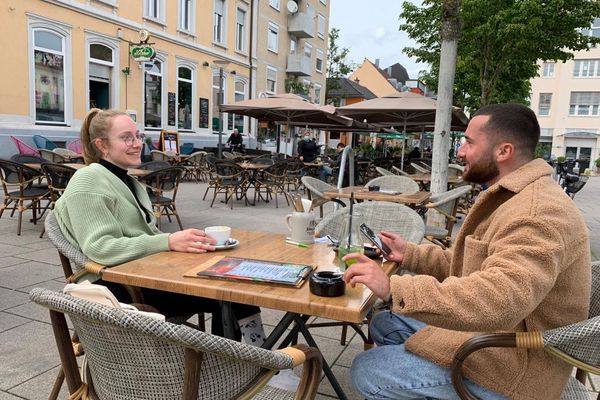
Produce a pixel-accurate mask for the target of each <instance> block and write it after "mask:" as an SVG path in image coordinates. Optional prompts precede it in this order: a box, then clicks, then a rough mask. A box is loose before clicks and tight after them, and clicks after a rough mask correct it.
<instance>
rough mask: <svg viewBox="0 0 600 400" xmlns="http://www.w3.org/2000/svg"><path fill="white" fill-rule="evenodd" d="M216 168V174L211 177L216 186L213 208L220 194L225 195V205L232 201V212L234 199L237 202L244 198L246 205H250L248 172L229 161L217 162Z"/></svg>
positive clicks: (211, 204) (212, 202)
mask: <svg viewBox="0 0 600 400" xmlns="http://www.w3.org/2000/svg"><path fill="white" fill-rule="evenodd" d="M214 168H215V172H214V174H213V176H212V177H211V183H212V184H214V193H213V199H212V201H211V203H210V206H211V207H212V206H213V204H215V199H216V198H217V194H219V193H224V194H225V204H227V203H228V202H229V200H230V199H231V209H232V210H233V200H234V197H235V199H237V200H240V199H242V198H243V199H244V202H245V204H246V205H248V196H247V194H246V192H247V190H248V174H247V173H246V171H244V169H243V168H242V167H240V166H239V165H237V164H235V163H232V162H228V161H218V162H215V163H214ZM209 187H210V186H209ZM206 190H208V188H207V189H206ZM205 196H206V193H205Z"/></svg>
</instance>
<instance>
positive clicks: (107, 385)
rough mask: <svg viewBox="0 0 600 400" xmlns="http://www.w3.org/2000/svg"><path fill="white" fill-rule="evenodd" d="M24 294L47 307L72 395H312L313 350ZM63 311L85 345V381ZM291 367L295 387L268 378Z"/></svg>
mask: <svg viewBox="0 0 600 400" xmlns="http://www.w3.org/2000/svg"><path fill="white" fill-rule="evenodd" d="M30 298H31V300H32V301H34V302H35V303H37V304H39V305H41V306H44V307H46V308H48V309H50V319H51V321H52V327H53V330H54V337H55V339H56V343H57V347H58V351H59V355H60V358H61V363H62V367H63V369H64V370H65V374H66V378H67V385H68V387H69V393H70V394H71V398H86V397H84V396H87V395H88V394H89V395H90V397H91V398H100V399H108V398H111V399H131V398H136V399H178V398H179V399H214V400H218V399H233V398H237V399H241V398H246V399H250V398H255V399H266V398H271V399H297V400H300V399H313V398H314V397H315V395H316V390H317V387H318V384H319V380H320V376H321V353H320V352H319V351H318V350H317V349H314V348H310V347H307V346H303V345H297V346H294V347H288V348H285V349H280V350H277V351H271V350H266V349H262V348H258V347H254V346H250V345H246V344H242V343H239V342H235V341H232V340H229V339H224V338H220V337H217V336H213V335H211V334H208V333H204V332H201V331H197V330H194V329H192V328H189V327H187V326H184V325H175V324H172V323H169V322H164V321H158V320H156V319H153V318H151V317H148V316H145V315H141V314H137V313H132V312H128V311H125V310H123V309H118V308H111V307H108V306H105V305H102V304H98V303H94V302H90V301H87V300H83V299H79V298H75V297H72V296H69V295H65V294H62V293H57V292H53V291H50V290H47V289H40V288H36V289H33V290H32V291H31V293H30ZM65 314H66V315H68V316H69V318H70V320H71V322H72V323H73V327H74V329H75V331H76V332H77V334H78V336H79V338H80V340H81V343H82V344H83V347H84V348H85V351H86V361H87V362H86V363H85V364H83V369H84V371H82V374H81V375H83V376H84V377H85V378H86V379H85V383H84V382H82V380H81V375H80V372H79V369H78V366H77V362H76V360H75V356H74V354H73V348H72V345H71V340H70V337H69V330H68V327H67V324H66V319H65ZM297 366H302V367H303V369H302V377H301V381H300V385H299V387H298V390H297V391H296V393H292V392H287V391H284V390H282V389H276V388H271V387H270V386H267V385H266V384H267V382H268V380H269V379H270V378H271V377H272V376H273V374H274V373H275V372H277V371H278V370H282V369H290V368H294V367H297ZM78 395H79V397H76V396H78Z"/></svg>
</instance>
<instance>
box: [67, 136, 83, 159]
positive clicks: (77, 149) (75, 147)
mask: <svg viewBox="0 0 600 400" xmlns="http://www.w3.org/2000/svg"><path fill="white" fill-rule="evenodd" d="M67 149H68V150H71V151H72V152H73V153H75V154H77V155H81V154H82V153H83V145H82V144H81V139H75V140H73V141H72V142H69V143H68V144H67Z"/></svg>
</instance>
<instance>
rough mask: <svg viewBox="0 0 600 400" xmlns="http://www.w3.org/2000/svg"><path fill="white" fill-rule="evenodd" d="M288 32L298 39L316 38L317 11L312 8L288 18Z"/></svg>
mask: <svg viewBox="0 0 600 400" xmlns="http://www.w3.org/2000/svg"><path fill="white" fill-rule="evenodd" d="M288 32H289V34H290V35H294V36H296V37H298V38H302V39H304V38H313V37H315V10H314V9H313V8H312V7H311V8H308V9H306V10H305V11H303V12H297V13H295V14H291V15H290V16H289V17H288Z"/></svg>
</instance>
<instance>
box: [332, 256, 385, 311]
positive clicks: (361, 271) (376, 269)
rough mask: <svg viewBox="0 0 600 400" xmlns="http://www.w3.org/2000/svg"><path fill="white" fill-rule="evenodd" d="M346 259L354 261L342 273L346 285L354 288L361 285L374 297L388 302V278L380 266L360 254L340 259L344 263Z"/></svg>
mask: <svg viewBox="0 0 600 400" xmlns="http://www.w3.org/2000/svg"><path fill="white" fill-rule="evenodd" d="M348 259H355V260H356V263H354V264H352V265H351V266H350V267H348V269H347V270H346V272H345V273H344V281H345V282H346V284H349V285H350V286H352V287H354V286H355V285H356V284H357V283H362V284H363V285H365V286H366V287H368V288H369V289H371V291H372V292H373V293H374V294H375V296H377V297H379V298H380V299H383V300H384V301H389V300H390V278H389V277H388V276H387V275H386V273H385V272H384V271H383V268H381V265H379V264H378V263H377V262H375V261H374V260H371V259H370V258H368V257H367V256H365V255H364V254H360V253H350V254H347V255H346V256H344V258H342V260H344V261H346V260H348Z"/></svg>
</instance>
